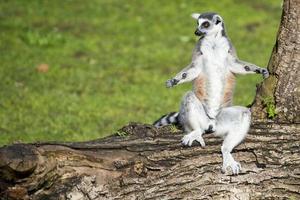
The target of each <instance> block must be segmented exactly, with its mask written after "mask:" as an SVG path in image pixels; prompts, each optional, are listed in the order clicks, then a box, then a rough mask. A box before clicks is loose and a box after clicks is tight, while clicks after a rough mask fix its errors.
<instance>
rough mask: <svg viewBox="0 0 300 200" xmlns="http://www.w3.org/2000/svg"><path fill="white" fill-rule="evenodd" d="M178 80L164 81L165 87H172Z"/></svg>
mask: <svg viewBox="0 0 300 200" xmlns="http://www.w3.org/2000/svg"><path fill="white" fill-rule="evenodd" d="M178 82H179V81H178V80H176V79H169V80H167V81H166V87H167V88H170V87H173V86H174V85H177V83H178Z"/></svg>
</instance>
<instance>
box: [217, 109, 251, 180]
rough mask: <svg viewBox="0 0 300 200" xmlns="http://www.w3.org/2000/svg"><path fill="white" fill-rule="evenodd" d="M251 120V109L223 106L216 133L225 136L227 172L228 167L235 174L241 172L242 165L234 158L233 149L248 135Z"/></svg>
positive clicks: (223, 148)
mask: <svg viewBox="0 0 300 200" xmlns="http://www.w3.org/2000/svg"><path fill="white" fill-rule="evenodd" d="M250 120H251V113H250V111H249V109H248V108H246V107H241V106H232V107H226V108H223V109H222V110H221V111H220V113H219V114H218V116H217V127H216V132H215V135H216V136H220V137H223V138H224V141H223V144H222V148H221V151H222V156H223V167H222V172H226V170H227V168H228V167H230V168H231V170H232V173H233V174H238V173H239V172H240V170H241V165H240V163H238V162H236V161H235V160H234V158H233V157H232V155H231V151H232V150H233V148H234V147H236V146H237V145H238V144H240V143H241V142H242V141H243V139H244V138H245V137H246V135H247V132H248V130H249V127H250Z"/></svg>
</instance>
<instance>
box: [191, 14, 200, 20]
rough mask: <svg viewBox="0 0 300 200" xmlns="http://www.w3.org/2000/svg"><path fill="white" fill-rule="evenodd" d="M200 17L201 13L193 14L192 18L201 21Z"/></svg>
mask: <svg viewBox="0 0 300 200" xmlns="http://www.w3.org/2000/svg"><path fill="white" fill-rule="evenodd" d="M200 15H201V14H199V13H193V14H192V15H191V16H192V18H194V19H199V17H200Z"/></svg>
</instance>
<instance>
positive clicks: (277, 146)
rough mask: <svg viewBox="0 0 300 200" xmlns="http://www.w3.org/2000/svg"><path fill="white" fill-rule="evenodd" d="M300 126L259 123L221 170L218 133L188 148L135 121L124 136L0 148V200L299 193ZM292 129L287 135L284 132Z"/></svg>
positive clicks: (176, 137)
mask: <svg viewBox="0 0 300 200" xmlns="http://www.w3.org/2000/svg"><path fill="white" fill-rule="evenodd" d="M299 129H300V127H299V126H298V125H286V126H282V125H280V126H279V125H276V124H274V123H272V124H268V125H266V124H263V125H261V126H259V125H255V126H254V127H253V128H252V130H251V132H250V134H249V136H248V137H247V139H246V141H245V142H244V143H243V144H241V145H240V146H239V147H238V148H237V149H236V150H235V152H234V153H233V156H234V157H235V158H237V160H239V161H240V162H241V164H242V167H243V170H242V173H241V174H240V175H238V176H232V175H230V174H222V173H221V169H220V168H221V163H222V158H221V153H220V143H221V141H220V140H219V139H216V138H214V137H211V136H210V135H206V136H205V141H206V143H207V146H206V147H205V148H201V147H199V145H196V146H194V147H192V148H185V147H182V146H181V144H180V142H179V141H180V139H181V137H182V136H183V135H182V134H181V133H180V132H177V131H174V129H172V128H171V127H165V128H163V129H156V128H154V127H153V126H151V125H143V124H130V125H128V126H126V127H124V128H123V129H122V130H121V132H122V133H123V136H117V135H115V136H111V137H108V138H105V139H101V140H96V141H90V142H83V143H44V144H27V145H26V144H15V145H12V146H8V147H4V148H2V149H1V150H0V172H1V177H2V179H1V183H0V189H1V191H2V193H1V197H2V199H9V198H10V199H87V200H90V199H300V148H299V147H300V140H299V139H300V131H299ZM286 132H288V133H289V134H286Z"/></svg>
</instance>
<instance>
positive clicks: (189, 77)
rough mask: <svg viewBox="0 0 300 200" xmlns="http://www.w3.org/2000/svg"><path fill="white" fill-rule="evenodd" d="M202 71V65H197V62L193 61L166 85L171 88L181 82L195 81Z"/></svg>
mask: <svg viewBox="0 0 300 200" xmlns="http://www.w3.org/2000/svg"><path fill="white" fill-rule="evenodd" d="M200 73H201V67H197V66H196V65H195V64H193V63H191V64H190V65H188V66H187V67H186V68H184V69H183V70H181V71H180V72H179V73H178V74H176V76H174V77H173V78H171V79H169V80H167V81H166V86H167V87H168V88H170V87H173V86H175V85H179V84H181V83H185V82H189V81H193V80H194V79H195V78H197V76H198V75H199V74H200Z"/></svg>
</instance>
